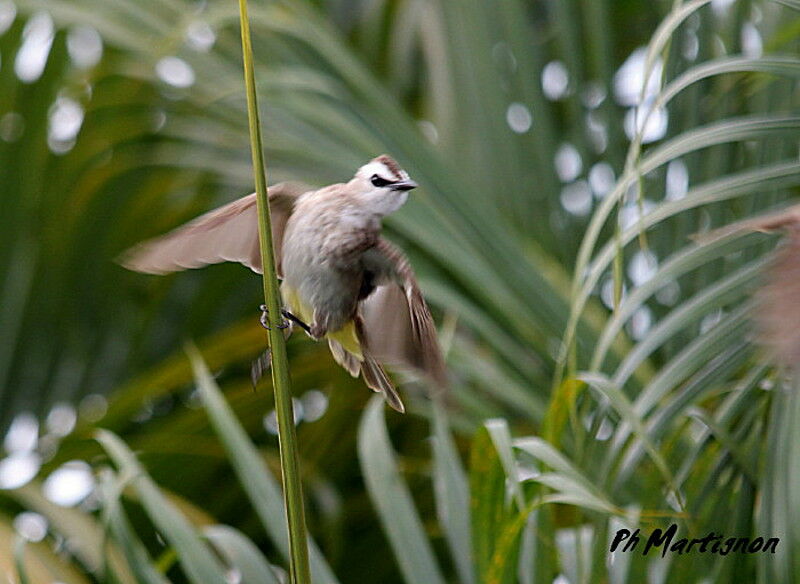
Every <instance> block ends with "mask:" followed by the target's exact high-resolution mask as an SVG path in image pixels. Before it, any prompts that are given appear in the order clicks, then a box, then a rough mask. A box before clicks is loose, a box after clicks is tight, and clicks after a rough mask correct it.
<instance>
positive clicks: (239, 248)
mask: <svg viewBox="0 0 800 584" xmlns="http://www.w3.org/2000/svg"><path fill="white" fill-rule="evenodd" d="M416 187H417V184H416V183H415V182H414V181H413V180H411V179H410V177H409V175H408V173H407V172H406V171H405V170H403V169H402V168H401V167H400V166H399V165H398V164H397V162H396V161H395V160H394V159H392V158H391V157H390V156H388V155H386V154H382V155H380V156H378V157H376V158H373V159H372V160H370V161H369V162H367V163H366V164H364V165H363V166H361V167H360V168H359V169H358V170H357V171H356V173H355V175H354V176H353V178H352V179H350V180H349V181H348V182H346V183H337V184H332V185H329V186H326V187H323V188H320V189H310V188H308V187H306V186H305V185H301V184H299V183H293V182H285V183H279V184H276V185H274V186H271V187H269V188H268V200H269V207H270V217H271V223H272V239H273V249H274V254H275V265H276V271H277V275H278V277H279V278H280V280H281V296H282V299H283V305H284V310H283V315H284V316H286V317H288V318H289V320H288V321H286V322H285V323H284V324H283V325H281V326H282V327H284V326H288V327H289V331H288V332H289V333H290V332H291V330H292V329H291V325H292V323H294V324H298V325H300V326H301V327H302V328H303V329H304V330H305V331H306V333H307V334H308V336H310V337H311V338H312V339H314V340H316V341H321V340H326V341H327V342H328V346H329V348H330V351H331V354H332V355H333V358H334V360H335V361H336V362H337V363H338V364H339V365H341V366H342V367H343V368H344V369H345V370H347V372H348V373H350V375H352V376H353V377H358V376H359V375H360V376H361V377H362V378H363V380H364V382H365V383H366V385H367V386H368V387H369V388H371V389H372V390H373V391H376V392H379V393H381V394H383V397H384V399H385V400H386V402H387V403H388V404H389V405H390V406H391V407H392V408H394V409H395V410H397V411H399V412H404V411H405V406H404V404H403V401H402V399H401V398H400V395H399V394H398V392H397V389H396V388H395V386H394V384H393V383H392V381H391V380H390V379H389V376H388V375H387V373H386V369H385V368H384V365H388V366H390V367H399V368H401V369H410V370H412V371H414V372H417V373H419V374H421V375H422V376H423V377H425V378H427V379H428V380H430V381H431V382H432V383H434V384H435V386H436V387H440V388H444V387H446V386H447V375H446V370H445V365H444V359H443V357H442V354H441V350H440V348H439V344H438V340H437V336H436V327H435V325H434V321H433V317H432V316H431V312H430V310H429V308H428V305H427V303H426V302H425V299H424V297H423V295H422V291H421V290H420V287H419V284H418V283H417V279H416V276H415V274H414V271H413V269H412V267H411V264H410V262H409V260H408V258H407V257H406V256H405V254H404V253H403V252H402V251H401V250H400V248H398V247H397V246H395V245H394V244H392V243H390V242H389V241H388V240H387V239H385V238H383V237H382V236H381V230H382V219H383V218H384V217H385V216H386V215H388V214H390V213H393V212H395V211H397V210H398V209H400V207H402V206H403V205H404V204H405V203H406V201H407V199H408V196H409V193H410V191H411V190H413V189H414V188H416ZM225 261H229V262H238V263H240V264H243V265H244V266H247V267H248V268H250V269H251V270H253V271H254V272H256V273H261V272H262V266H261V255H260V248H259V236H258V214H257V205H256V194H255V193H252V194H250V195H247V196H245V197H242V198H240V199H238V200H236V201H233V202H231V203H228V204H226V205H223V206H222V207H219V208H217V209H215V210H212V211H209V212H208V213H206V214H204V215H201V216H200V217H198V218H197V219H195V220H193V221H191V222H189V223H187V224H185V225H183V226H180V227H178V228H176V229H174V230H173V231H171V232H169V233H167V234H166V235H163V236H161V237H156V238H154V239H151V240H147V241H144V242H142V243H139V244H138V245H135V246H134V247H132V248H131V249H129V250H128V251H126V252H124V253H123V254H122V255H121V256H120V258H119V262H120V263H121V264H122V265H123V266H124V267H126V268H128V269H130V270H134V271H137V272H143V273H148V274H167V273H170V272H176V271H180V270H185V269H190V268H199V267H202V266H205V265H208V264H215V263H220V262H225ZM261 309H262V311H265V310H266V307H264V306H263V305H262V306H261ZM265 318H266V314H262V324H264V325H265V326H266V320H265ZM267 363H268V354H267Z"/></svg>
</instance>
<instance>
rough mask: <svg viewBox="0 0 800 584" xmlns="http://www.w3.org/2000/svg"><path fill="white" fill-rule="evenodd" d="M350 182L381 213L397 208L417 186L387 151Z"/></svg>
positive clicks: (361, 170)
mask: <svg viewBox="0 0 800 584" xmlns="http://www.w3.org/2000/svg"><path fill="white" fill-rule="evenodd" d="M350 185H351V186H352V187H353V188H352V192H354V193H356V197H357V198H358V200H359V201H360V202H361V203H362V204H363V205H364V206H365V207H367V208H368V209H369V210H370V211H373V212H374V213H377V214H378V215H388V214H389V213H393V212H395V211H397V210H398V209H399V208H400V207H402V206H403V204H404V203H405V202H406V200H407V199H408V192H409V191H410V190H411V189H414V188H416V187H417V183H415V182H414V181H413V180H411V179H410V178H408V173H407V172H406V171H405V170H403V169H402V168H400V166H399V165H398V164H397V163H396V162H395V161H394V160H393V159H392V158H390V157H389V156H387V155H386V154H383V155H381V156H378V157H377V158H373V159H372V160H370V161H369V162H368V163H367V164H365V165H364V166H362V167H361V168H359V169H358V171H357V172H356V175H355V176H354V177H353V180H352V181H350Z"/></svg>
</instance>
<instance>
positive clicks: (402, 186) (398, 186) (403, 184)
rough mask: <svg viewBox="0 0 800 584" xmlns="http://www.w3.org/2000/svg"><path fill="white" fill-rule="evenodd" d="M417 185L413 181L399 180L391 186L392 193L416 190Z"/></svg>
mask: <svg viewBox="0 0 800 584" xmlns="http://www.w3.org/2000/svg"><path fill="white" fill-rule="evenodd" d="M418 186H419V185H418V184H417V183H415V182H414V181H413V180H401V181H398V182H396V183H394V184H393V185H392V190H393V191H410V190H411V189H415V188H417V187H418Z"/></svg>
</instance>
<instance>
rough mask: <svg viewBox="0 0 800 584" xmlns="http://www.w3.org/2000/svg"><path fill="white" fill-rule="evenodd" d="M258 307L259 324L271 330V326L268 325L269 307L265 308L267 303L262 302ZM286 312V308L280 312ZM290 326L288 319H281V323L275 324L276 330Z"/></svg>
mask: <svg viewBox="0 0 800 584" xmlns="http://www.w3.org/2000/svg"><path fill="white" fill-rule="evenodd" d="M258 309H259V310H260V311H261V318H259V322H260V323H261V326H263V327H264V328H265V329H267V330H268V331H271V330H272V327H270V326H269V309H268V308H267V305H266V304H262V305H260V306H259V307H258ZM286 312H287V311H286V310H281V313H282V314H286ZM290 326H292V323H290V322H289V321H288V320H283V319H281V323H280V324H279V325H277V328H278V330H284V329H287V328H289V327H290Z"/></svg>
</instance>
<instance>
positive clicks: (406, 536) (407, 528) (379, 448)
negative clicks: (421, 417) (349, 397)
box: [358, 396, 445, 584]
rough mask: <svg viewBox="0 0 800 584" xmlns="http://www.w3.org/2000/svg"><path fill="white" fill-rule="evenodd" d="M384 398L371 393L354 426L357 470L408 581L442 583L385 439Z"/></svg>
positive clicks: (413, 583) (425, 536)
mask: <svg viewBox="0 0 800 584" xmlns="http://www.w3.org/2000/svg"><path fill="white" fill-rule="evenodd" d="M383 406H384V402H383V399H381V398H380V396H375V397H373V398H372V399H371V400H370V402H369V404H368V405H367V409H366V410H365V412H364V415H363V417H362V419H361V424H360V426H359V430H358V456H359V460H360V461H361V470H362V472H363V473H364V480H365V482H366V484H367V489H368V490H369V495H370V498H371V499H372V502H373V504H374V505H375V508H376V510H377V511H378V515H379V516H380V518H381V523H382V524H383V528H384V530H385V531H386V535H387V536H388V538H389V543H390V544H391V545H392V550H393V551H394V555H395V558H396V559H397V562H398V564H399V565H400V571H401V572H402V574H403V578H404V579H405V581H406V582H408V584H444V582H445V580H444V578H443V577H442V574H441V572H440V570H439V566H438V564H437V562H436V558H435V556H434V554H433V549H432V548H431V545H430V541H429V540H428V536H427V534H426V533H425V530H424V528H423V526H422V522H421V521H420V518H419V513H418V512H417V510H416V508H415V506H414V501H413V499H412V498H411V493H410V492H409V490H408V486H407V485H406V484H405V482H404V481H403V478H402V476H401V475H400V471H399V470H398V468H397V460H396V459H395V454H394V452H393V450H392V446H391V443H390V442H389V435H388V432H387V430H386V421H385V420H384V417H383Z"/></svg>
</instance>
